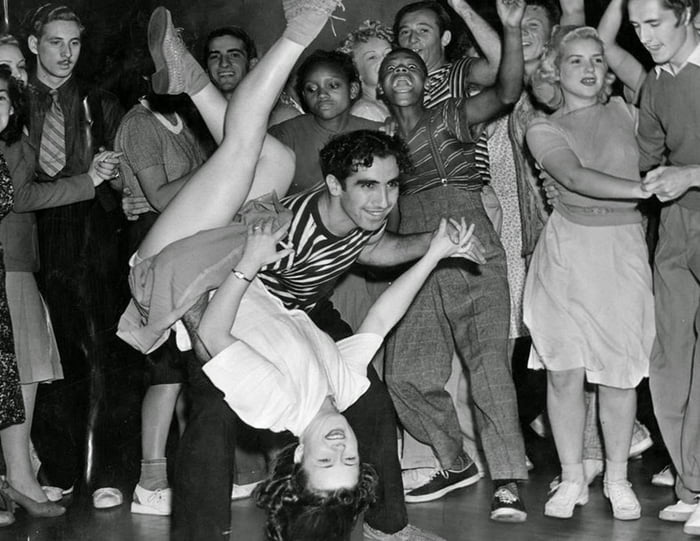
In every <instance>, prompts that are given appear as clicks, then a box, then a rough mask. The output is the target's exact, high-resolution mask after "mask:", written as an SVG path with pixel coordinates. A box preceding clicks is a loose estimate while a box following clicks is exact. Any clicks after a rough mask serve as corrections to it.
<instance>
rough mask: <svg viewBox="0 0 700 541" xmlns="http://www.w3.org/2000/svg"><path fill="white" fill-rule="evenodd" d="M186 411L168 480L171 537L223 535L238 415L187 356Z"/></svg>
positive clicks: (225, 533) (206, 539)
mask: <svg viewBox="0 0 700 541" xmlns="http://www.w3.org/2000/svg"><path fill="white" fill-rule="evenodd" d="M187 364H188V366H187V369H188V370H187V378H188V382H189V399H190V412H189V418H188V421H187V428H186V429H185V433H184V434H183V435H182V438H181V439H180V443H179V446H178V450H177V458H176V463H175V478H174V482H173V515H172V534H173V540H182V541H185V540H187V541H194V540H202V541H210V540H211V541H216V540H217V539H218V540H221V539H228V535H229V533H230V530H231V488H232V486H233V467H234V452H235V445H236V425H237V422H238V417H237V416H236V414H235V413H234V412H233V410H232V409H231V408H229V407H228V405H227V404H226V402H224V395H223V393H222V392H221V391H219V390H218V389H217V388H216V387H214V385H212V383H211V381H209V378H208V377H207V376H206V374H205V373H204V372H202V368H201V365H200V364H199V361H197V360H196V359H195V358H194V356H189V357H188V359H187Z"/></svg>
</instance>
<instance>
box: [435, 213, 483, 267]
mask: <svg viewBox="0 0 700 541" xmlns="http://www.w3.org/2000/svg"><path fill="white" fill-rule="evenodd" d="M428 253H429V254H430V255H431V256H434V257H435V258H436V259H437V260H440V259H443V258H445V257H462V258H464V259H468V260H470V261H474V262H475V263H480V264H483V263H486V258H485V257H484V247H483V246H482V245H481V242H479V239H478V238H477V237H476V235H474V224H471V225H470V226H468V227H467V222H466V220H465V219H464V218H461V219H460V221H457V220H455V219H454V218H450V219H449V222H448V220H446V219H445V218H443V219H442V220H440V225H439V226H438V228H437V230H436V231H435V233H434V234H433V238H432V240H431V241H430V247H429V248H428Z"/></svg>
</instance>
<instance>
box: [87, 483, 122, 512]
mask: <svg viewBox="0 0 700 541" xmlns="http://www.w3.org/2000/svg"><path fill="white" fill-rule="evenodd" d="M123 503H124V496H123V495H122V493H121V490H119V489H118V488H114V487H103V488H98V489H97V490H96V491H95V492H93V493H92V506H93V507H94V508H95V509H110V508H112V507H117V506H119V505H121V504H123Z"/></svg>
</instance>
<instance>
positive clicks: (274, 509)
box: [253, 444, 377, 541]
mask: <svg viewBox="0 0 700 541" xmlns="http://www.w3.org/2000/svg"><path fill="white" fill-rule="evenodd" d="M295 448H296V444H293V445H290V446H288V447H285V448H284V449H283V450H282V451H281V452H280V454H279V456H278V457H277V459H276V460H275V463H274V466H273V470H272V474H271V475H270V477H269V478H267V479H266V480H264V481H263V482H261V483H260V484H259V485H258V486H257V487H256V488H255V491H254V492H253V498H254V500H255V503H256V504H257V505H258V507H261V508H263V509H265V511H266V512H267V523H266V525H265V533H266V539H267V540H268V541H347V540H348V539H350V534H351V533H352V530H353V527H354V525H355V521H356V520H357V517H358V516H359V515H360V513H362V512H363V511H364V510H365V509H367V507H368V506H369V505H370V504H371V503H372V502H373V501H374V499H375V490H376V486H377V474H376V472H375V471H374V468H372V466H370V465H369V464H361V465H360V476H359V479H358V482H357V485H356V486H355V487H354V488H351V489H347V488H341V489H338V490H334V491H332V492H317V491H313V490H312V489H311V488H309V486H308V479H307V476H306V472H305V471H304V470H303V469H302V467H301V464H296V463H295V462H294V449H295Z"/></svg>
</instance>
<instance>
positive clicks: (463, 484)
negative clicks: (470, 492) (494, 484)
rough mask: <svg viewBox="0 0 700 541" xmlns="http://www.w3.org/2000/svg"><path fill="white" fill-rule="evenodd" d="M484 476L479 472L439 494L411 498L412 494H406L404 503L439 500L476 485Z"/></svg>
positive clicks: (439, 491)
mask: <svg viewBox="0 0 700 541" xmlns="http://www.w3.org/2000/svg"><path fill="white" fill-rule="evenodd" d="M483 476H484V474H483V473H481V472H478V473H476V474H475V475H472V476H471V477H467V478H466V479H463V480H462V481H460V482H459V483H455V484H454V485H450V486H448V487H445V488H443V489H442V490H438V491H437V492H431V493H430V494H420V495H418V496H411V495H410V494H404V501H405V502H406V503H425V502H432V501H435V500H439V499H440V498H442V497H443V496H445V495H447V494H449V493H450V492H452V491H454V490H457V489H459V488H466V487H468V486H471V485H473V484H474V483H476V482H477V481H478V480H479V479H481V478H482V477H483Z"/></svg>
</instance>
